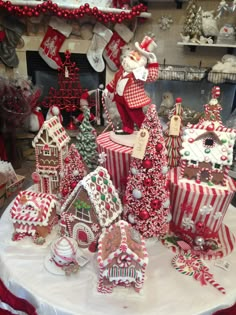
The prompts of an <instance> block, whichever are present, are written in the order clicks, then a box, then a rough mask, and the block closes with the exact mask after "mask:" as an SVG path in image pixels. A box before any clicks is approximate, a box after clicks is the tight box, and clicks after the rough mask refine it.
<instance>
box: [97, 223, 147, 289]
mask: <svg viewBox="0 0 236 315" xmlns="http://www.w3.org/2000/svg"><path fill="white" fill-rule="evenodd" d="M97 261H98V265H99V269H100V273H99V283H98V291H99V292H101V293H111V292H112V290H113V287H116V286H124V287H133V288H134V289H135V291H137V292H139V291H140V290H141V288H142V287H143V283H144V277H145V271H146V267H147V264H148V253H147V250H146V247H145V241H144V238H143V237H142V236H141V235H140V234H139V233H138V232H137V231H136V230H135V229H133V228H132V227H131V225H130V224H129V223H127V222H126V221H123V220H121V221H118V222H116V223H114V224H113V225H111V226H110V227H109V228H107V229H105V230H104V231H103V233H102V234H101V236H100V238H99V244H98V257H97Z"/></svg>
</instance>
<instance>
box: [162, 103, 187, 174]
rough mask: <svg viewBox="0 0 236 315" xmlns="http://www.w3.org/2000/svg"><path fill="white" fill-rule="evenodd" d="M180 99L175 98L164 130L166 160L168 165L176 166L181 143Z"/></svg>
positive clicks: (181, 109)
mask: <svg viewBox="0 0 236 315" xmlns="http://www.w3.org/2000/svg"><path fill="white" fill-rule="evenodd" d="M181 103H182V99H181V98H177V99H176V102H175V107H174V110H173V111H172V113H171V114H170V116H169V118H170V121H169V122H168V123H167V129H166V130H165V132H164V137H165V145H166V149H167V161H168V165H169V167H170V168H171V167H176V166H178V165H179V160H180V156H181V155H180V152H179V151H180V149H181V145H182V134H183V123H182V115H183V108H182V105H181Z"/></svg>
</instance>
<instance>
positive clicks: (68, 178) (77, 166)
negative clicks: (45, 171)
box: [60, 144, 87, 204]
mask: <svg viewBox="0 0 236 315" xmlns="http://www.w3.org/2000/svg"><path fill="white" fill-rule="evenodd" d="M64 165H65V167H64V171H63V174H61V177H62V178H61V181H60V195H61V204H63V203H64V201H65V200H66V198H67V197H68V196H69V195H70V193H71V192H72V191H73V189H74V188H75V186H76V185H77V183H78V182H79V181H80V180H81V179H82V178H83V177H84V176H85V175H86V174H87V170H86V166H85V165H84V162H83V160H82V157H81V156H80V154H79V152H78V151H77V149H76V147H75V145H74V144H71V145H70V148H69V151H68V154H67V156H66V158H65V163H64Z"/></svg>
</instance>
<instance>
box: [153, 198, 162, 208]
mask: <svg viewBox="0 0 236 315" xmlns="http://www.w3.org/2000/svg"><path fill="white" fill-rule="evenodd" d="M160 205H161V202H160V200H158V199H153V200H152V201H151V207H152V208H153V209H155V210H157V209H159V208H160Z"/></svg>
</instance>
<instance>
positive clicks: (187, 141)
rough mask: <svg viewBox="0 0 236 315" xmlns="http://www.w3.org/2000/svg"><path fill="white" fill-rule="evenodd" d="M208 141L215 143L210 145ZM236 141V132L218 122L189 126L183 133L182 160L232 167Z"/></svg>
mask: <svg viewBox="0 0 236 315" xmlns="http://www.w3.org/2000/svg"><path fill="white" fill-rule="evenodd" d="M207 139H212V141H213V143H211V144H209V145H208V144H207ZM235 139H236V130H235V129H232V128H226V127H224V126H223V125H222V123H221V122H218V121H208V120H204V121H202V122H201V123H198V124H196V125H190V124H189V125H188V126H187V127H186V129H185V130H184V133H183V142H182V149H181V150H180V153H181V156H182V158H181V159H182V160H187V161H191V160H194V161H198V162H203V161H204V162H211V163H217V164H220V165H231V164H232V162H233V146H234V142H235Z"/></svg>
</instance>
